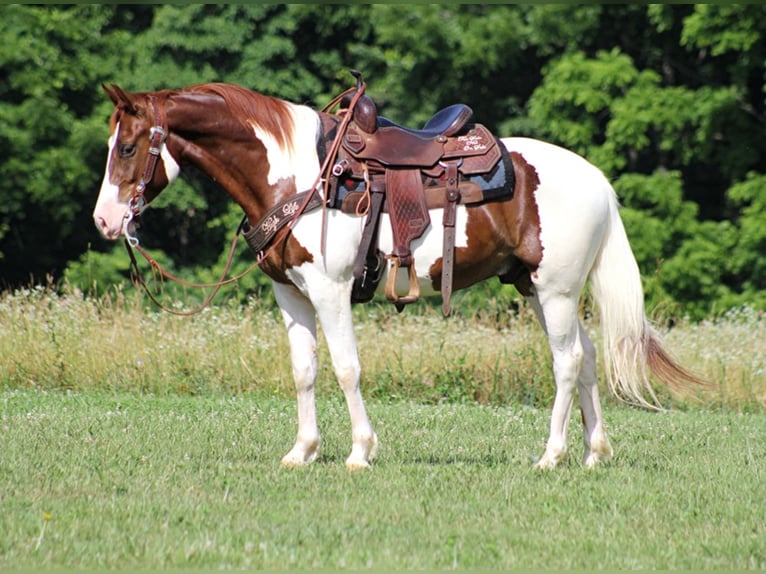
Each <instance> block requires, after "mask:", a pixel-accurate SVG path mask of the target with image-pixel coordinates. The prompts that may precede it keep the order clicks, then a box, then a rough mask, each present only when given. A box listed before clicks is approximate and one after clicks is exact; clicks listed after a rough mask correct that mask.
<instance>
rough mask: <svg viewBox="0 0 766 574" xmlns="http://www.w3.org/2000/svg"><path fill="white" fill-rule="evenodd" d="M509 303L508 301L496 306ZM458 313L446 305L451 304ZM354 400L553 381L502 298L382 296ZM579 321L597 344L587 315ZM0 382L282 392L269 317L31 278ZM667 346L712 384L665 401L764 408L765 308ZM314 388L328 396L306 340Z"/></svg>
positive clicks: (279, 349) (363, 315) (503, 395)
mask: <svg viewBox="0 0 766 574" xmlns="http://www.w3.org/2000/svg"><path fill="white" fill-rule="evenodd" d="M509 307H512V309H509ZM458 309H459V307H458ZM355 314H356V319H357V320H356V332H357V339H358V342H359V349H360V357H361V362H362V371H363V375H362V376H363V379H362V384H363V387H364V393H365V396H367V397H370V398H376V399H380V400H395V399H399V398H405V399H409V400H415V401H419V402H429V403H436V402H445V401H446V402H452V403H455V402H478V403H482V404H509V403H510V404H514V403H515V404H526V405H531V406H548V405H549V404H550V401H551V398H552V395H553V392H554V385H553V382H552V374H551V363H550V355H549V352H548V348H547V341H546V339H545V336H544V334H543V332H542V330H541V329H540V327H539V326H538V325H537V323H536V321H535V319H534V317H533V315H532V313H531V312H530V311H529V310H527V309H526V308H525V307H524V306H523V305H522V306H520V307H519V306H518V305H517V304H516V302H515V301H514V302H512V305H509V302H508V301H498V300H492V301H488V304H487V307H486V309H483V310H482V311H481V312H479V313H475V314H472V315H461V314H460V313H457V314H456V316H454V317H451V318H448V319H444V318H442V317H441V315H440V313H439V312H438V310H436V309H435V308H433V307H431V306H429V305H427V304H424V305H419V306H415V307H413V308H410V309H407V310H405V311H404V312H403V313H401V314H397V313H396V312H395V311H394V310H393V308H392V307H391V306H389V305H386V304H372V305H368V306H359V307H356V308H355ZM585 325H586V329H587V330H588V331H589V333H590V334H591V336H592V337H593V339H594V340H595V342H596V343H597V345H598V343H599V341H600V332H599V329H598V325H597V323H596V322H595V321H594V320H592V319H590V318H588V319H586V320H585ZM0 326H1V327H2V329H0V388H5V389H16V388H21V389H24V388H40V389H72V390H97V389H101V390H108V391H113V392H118V391H128V392H133V391H138V392H145V393H153V394H158V395H164V394H182V395H214V396H228V395H240V394H245V393H247V394H250V393H260V394H263V393H266V394H268V395H277V396H283V397H289V396H292V394H293V390H292V380H291V369H290V364H289V349H288V347H287V340H286V336H285V331H284V328H283V325H282V322H281V318H280V317H279V315H278V313H277V312H276V310H275V309H273V308H267V307H266V306H264V305H262V304H259V303H258V302H257V301H254V302H253V303H252V304H250V305H248V306H244V307H243V306H239V305H231V306H227V305H223V306H217V307H210V308H208V309H206V310H205V311H203V312H202V313H200V314H198V315H195V316H193V317H175V316H172V315H168V314H166V313H163V312H161V311H156V310H152V309H150V308H147V306H146V301H145V300H144V299H143V298H142V297H141V295H140V294H139V293H136V292H134V291H129V292H127V293H123V292H121V291H117V292H115V293H114V294H112V295H110V296H108V297H102V298H98V299H95V298H89V297H85V296H84V295H83V294H82V293H80V292H79V291H77V290H69V291H66V292H64V293H57V292H55V291H53V290H51V289H47V288H43V287H37V288H33V289H24V290H18V291H15V292H12V293H10V292H9V293H5V294H3V295H2V296H0ZM665 339H666V343H667V345H668V347H669V349H670V350H671V352H672V353H673V354H674V355H675V356H676V357H677V358H678V359H679V360H680V361H681V362H682V363H683V364H685V365H687V366H689V367H690V368H691V369H692V370H694V371H695V372H697V373H698V374H700V375H702V376H704V377H706V378H708V379H709V380H711V381H713V382H714V383H716V385H717V387H716V388H717V391H716V392H715V393H712V394H710V395H708V396H705V397H703V398H702V399H701V401H702V402H699V401H697V402H691V403H688V405H687V403H686V402H684V399H678V400H676V403H675V405H676V406H682V407H683V406H700V405H702V406H705V407H726V408H728V409H734V410H752V409H761V408H763V407H764V406H766V317H765V316H764V314H763V313H758V312H755V311H752V310H749V309H741V310H737V311H731V312H729V313H726V314H724V315H722V316H719V317H716V318H712V319H709V320H706V321H703V322H701V323H683V322H682V323H679V324H676V325H675V326H674V327H673V328H672V329H670V330H669V331H668V332H667V333H666V335H665ZM320 365H321V370H320V374H319V377H318V386H319V390H320V391H321V392H335V378H334V376H333V373H332V371H331V369H330V361H329V359H328V355H327V349H326V345H324V344H320Z"/></svg>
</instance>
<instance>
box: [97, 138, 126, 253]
mask: <svg viewBox="0 0 766 574" xmlns="http://www.w3.org/2000/svg"><path fill="white" fill-rule="evenodd" d="M118 133H120V124H117V127H116V129H115V130H114V133H113V134H112V135H111V136H110V137H109V141H108V146H109V153H108V154H107V156H106V157H107V158H108V160H107V162H106V168H105V170H104V179H103V180H102V181H101V189H100V190H99V192H98V199H97V200H96V206H95V208H94V209H93V220H94V221H95V222H96V227H97V228H98V230H99V231H100V232H101V234H102V235H103V236H104V237H106V238H107V239H117V238H118V237H119V236H120V235H121V233H122V220H123V217H124V215H125V209H126V208H127V204H126V203H122V202H120V197H119V195H120V188H119V186H117V185H114V184H113V183H112V182H111V164H112V161H111V160H112V155H113V152H114V146H115V145H116V143H117V134H118Z"/></svg>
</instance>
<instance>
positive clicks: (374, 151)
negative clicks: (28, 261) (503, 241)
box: [326, 76, 513, 315]
mask: <svg viewBox="0 0 766 574" xmlns="http://www.w3.org/2000/svg"><path fill="white" fill-rule="evenodd" d="M359 90H362V91H363V90H364V85H363V84H362V82H361V77H360V76H357V92H358V91H359ZM354 95H356V103H355V105H354V106H353V109H350V110H349V109H348V105H349V102H351V100H352V96H354ZM348 113H350V114H351V121H350V122H348V127H347V128H346V131H345V133H344V134H343V135H342V140H341V146H340V149H339V150H338V154H337V157H336V159H335V163H334V166H333V168H332V172H331V174H330V176H329V177H328V188H329V192H328V195H327V196H326V197H327V199H328V201H327V203H328V205H329V206H330V207H335V208H339V209H342V210H343V211H345V212H348V213H357V214H363V213H367V220H366V222H365V227H364V233H363V236H362V242H361V244H360V247H359V252H358V254H357V258H356V264H355V266H354V280H355V282H354V290H353V294H352V301H354V302H365V301H369V300H370V299H372V297H373V294H374V292H375V290H376V289H377V285H378V284H379V282H380V280H381V277H382V274H383V270H384V267H385V260H388V262H389V276H388V279H387V282H386V288H385V293H386V298H387V299H388V300H389V301H391V302H392V303H394V305H395V306H396V308H397V309H398V310H399V311H401V310H402V309H403V308H404V306H405V305H406V304H408V303H413V302H414V301H417V300H418V298H419V297H420V292H419V286H418V280H417V273H416V271H415V262H414V258H413V257H412V242H413V241H414V240H416V239H417V238H419V237H420V236H421V235H422V234H423V233H424V232H425V230H426V229H427V228H428V226H429V225H430V224H431V219H430V215H429V209H435V208H443V210H444V211H443V216H442V225H443V228H444V244H443V252H442V269H441V295H442V311H443V313H444V314H445V315H448V314H449V313H450V311H451V305H450V298H451V294H452V272H453V267H454V259H455V219H456V213H457V205H458V204H459V203H463V204H472V203H479V202H482V201H485V196H484V192H483V189H482V186H481V185H479V184H478V183H477V182H476V179H477V178H476V177H472V176H476V175H481V174H488V173H490V172H492V171H493V169H494V168H495V167H496V166H497V165H498V163H499V162H500V160H501V158H503V157H505V159H506V161H510V160H508V159H507V155H508V154H507V152H506V150H505V148H504V147H503V146H502V144H500V143H499V142H498V141H497V140H496V138H495V137H494V136H493V135H492V133H491V132H490V131H489V130H488V129H487V128H486V127H485V126H483V125H481V124H475V123H469V122H468V120H469V119H470V118H471V116H472V115H473V111H472V110H471V108H470V107H468V106H467V105H465V104H455V105H452V106H449V107H447V108H444V109H442V110H440V111H438V112H437V113H436V114H434V116H433V117H432V118H431V119H430V120H428V122H426V124H425V125H424V126H423V128H422V129H419V130H416V129H411V128H407V127H403V126H401V125H399V124H397V123H395V122H393V121H391V120H390V119H388V118H385V117H382V116H378V113H377V106H376V105H375V102H374V101H373V100H372V99H371V98H370V97H369V96H367V95H366V94H363V95H361V96H359V95H358V94H356V93H354V94H350V95H347V96H346V97H345V98H344V99H343V100H341V103H340V109H339V110H338V112H337V115H339V116H342V115H344V114H348ZM506 171H510V175H509V177H510V178H512V177H513V176H512V173H513V170H512V169H510V170H506ZM506 179H507V178H506ZM504 187H505V188H506V189H510V190H512V189H513V182H512V181H510V182H507V183H506V185H505V186H504ZM384 211H385V212H387V213H388V215H389V219H390V221H391V231H392V235H393V240H394V246H393V251H392V252H391V253H389V254H382V253H381V252H380V251H379V250H378V247H377V235H378V224H379V220H380V215H381V213H382V212H384ZM401 269H406V270H407V272H408V284H409V288H408V291H407V292H406V293H399V292H397V289H396V282H397V277H398V275H399V271H400V270H401Z"/></svg>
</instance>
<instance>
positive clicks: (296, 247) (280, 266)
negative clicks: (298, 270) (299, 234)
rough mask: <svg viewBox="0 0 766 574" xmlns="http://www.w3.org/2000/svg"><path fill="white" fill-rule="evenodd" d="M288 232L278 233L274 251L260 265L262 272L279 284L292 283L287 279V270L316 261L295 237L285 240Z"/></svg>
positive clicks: (284, 230) (275, 238)
mask: <svg viewBox="0 0 766 574" xmlns="http://www.w3.org/2000/svg"><path fill="white" fill-rule="evenodd" d="M288 232H289V231H288V230H287V228H285V229H283V230H281V231H280V232H279V233H277V235H276V237H274V242H273V245H275V247H274V249H271V250H270V251H269V254H268V256H267V257H266V259H264V260H263V262H262V263H261V265H260V268H261V271H263V272H264V273H266V275H268V276H269V277H270V278H271V279H273V280H274V281H276V282H277V283H285V284H290V283H292V281H290V279H288V278H287V273H286V272H287V270H288V269H290V268H292V267H300V266H301V265H303V264H304V263H311V262H312V261H314V256H313V255H311V253H309V251H308V250H307V249H306V248H305V247H304V246H303V245H301V244H300V243H299V242H298V241H297V240H296V239H295V238H294V237H292V236H290V237H287V238H285V233H288Z"/></svg>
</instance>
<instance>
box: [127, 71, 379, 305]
mask: <svg viewBox="0 0 766 574" xmlns="http://www.w3.org/2000/svg"><path fill="white" fill-rule="evenodd" d="M365 87H366V84H365V83H364V82H361V81H359V82H358V83H357V86H356V87H354V88H349V89H348V90H346V91H344V92H343V93H342V94H340V95H338V96H336V97H335V98H334V99H333V100H332V101H331V102H330V103H329V104H327V105H326V106H325V107H324V108H322V110H321V111H322V112H328V111H330V110H332V109H333V108H334V107H335V106H336V105H337V104H338V102H340V101H341V100H342V99H343V97H345V96H347V95H349V94H351V93H354V96H353V97H352V99H351V103H350V104H349V106H348V109H347V111H346V113H345V115H344V116H343V118H342V120H341V123H340V125H339V126H338V130H337V134H336V135H335V138H334V139H333V142H332V145H331V146H330V149H329V151H328V153H327V156H326V157H325V160H324V162H323V164H322V166H321V168H320V170H319V174H318V175H317V177H316V180H314V184H313V185H312V186H311V188H310V189H308V190H307V192H304V193H305V198H304V200H303V202H302V203H301V205H300V207H299V208H298V209H297V210H296V211H295V213H294V214H293V215H292V219H291V221H290V223H289V225H288V226H287V232H286V233H283V234H282V235H281V237H280V238H279V239H275V240H274V241H272V242H271V245H269V246H268V247H267V248H265V249H264V250H263V251H261V252H260V253H259V254H258V255H257V257H256V261H255V263H253V264H252V265H251V266H250V267H248V268H247V269H246V270H245V271H243V272H242V273H239V274H238V275H235V276H234V277H229V278H227V275H228V274H229V271H230V269H231V265H232V263H233V261H234V255H235V253H236V248H237V243H238V241H239V237H240V235H241V234H242V230H243V228H244V226H245V225H246V224H247V223H248V220H247V216H246V215H245V216H243V218H242V221H241V222H240V224H239V225H238V226H237V231H236V232H235V234H234V238H233V239H232V242H231V247H230V248H229V254H228V256H227V258H226V264H225V265H224V269H223V272H222V273H221V278H220V279H219V280H218V281H216V282H215V283H196V282H192V281H186V280H184V279H181V278H180V277H177V276H175V275H173V274H172V273H170V272H169V271H166V270H165V269H163V268H162V266H161V265H160V264H159V262H157V260H156V259H154V258H153V257H152V256H151V255H149V253H148V252H147V251H146V250H145V249H144V248H143V247H142V246H141V245H140V242H139V240H138V237H136V236H135V235H133V234H132V231H131V228H130V226H131V224H132V223H133V222H134V220H135V219H136V218H137V217H138V216H139V215H141V213H142V212H143V211H144V209H146V207H147V204H146V201H145V199H144V192H145V191H146V186H147V185H148V183H149V182H150V181H151V180H152V178H153V177H154V171H155V169H156V167H157V160H158V158H159V156H160V154H161V153H162V148H163V146H164V145H165V140H166V139H167V137H168V129H167V121H166V120H167V118H166V117H165V114H164V106H163V104H164V101H158V100H157V99H156V98H155V97H154V96H149V99H150V101H152V104H153V107H154V121H155V125H154V126H153V127H152V128H151V130H150V132H149V153H148V155H147V157H146V165H145V166H144V171H143V173H142V175H141V179H140V181H139V183H138V185H137V186H136V191H135V194H134V195H133V197H131V198H130V201H129V202H128V211H127V212H126V213H125V217H124V221H123V225H122V229H123V235H124V236H125V249H126V250H127V252H128V256H129V257H130V276H131V279H132V281H133V284H134V285H136V286H138V285H140V286H141V287H142V288H143V290H144V291H145V292H146V294H147V296H148V297H149V299H150V300H151V301H152V302H153V303H154V304H155V305H156V306H157V307H159V308H160V309H162V310H163V311H165V312H167V313H170V314H172V315H178V316H186V317H188V316H191V315H196V314H198V313H200V312H202V311H203V310H204V309H205V308H206V307H207V306H209V305H210V303H211V302H212V301H213V299H214V298H215V296H216V295H217V294H218V291H219V290H220V289H221V287H223V286H224V285H229V284H231V283H235V282H237V281H239V280H240V279H242V278H243V277H244V276H246V275H248V274H249V273H251V272H252V271H253V270H255V268H256V267H258V266H259V265H260V264H261V263H263V261H264V260H265V259H266V258H267V257H268V256H269V254H270V253H271V252H272V251H273V250H274V249H276V248H277V247H278V246H279V245H280V244H281V243H284V242H285V241H286V240H287V237H288V236H289V235H290V231H291V230H292V228H293V227H294V226H295V223H296V222H297V221H298V218H299V217H300V216H301V215H302V214H303V212H304V211H305V210H306V207H307V206H308V205H309V203H310V202H311V200H312V198H313V196H314V194H315V193H316V192H317V189H318V187H319V185H320V183H322V182H323V179H325V178H323V176H324V175H325V174H326V173H327V172H328V171H329V169H330V166H331V164H332V162H333V161H334V160H335V157H336V156H337V154H338V149H339V148H340V142H341V139H342V138H343V133H344V132H345V131H346V126H348V123H349V122H350V121H351V117H352V113H351V112H352V111H353V109H354V107H355V106H356V102H357V101H358V100H359V98H360V97H361V96H362V94H363V93H364V89H365ZM325 197H326V194H325ZM322 203H323V205H324V201H323V202H322ZM323 220H324V217H323ZM322 227H323V229H324V221H323V225H322ZM323 235H324V232H323ZM134 250H135V251H138V252H139V253H140V254H141V255H142V256H143V258H144V259H146V261H147V262H148V263H149V266H150V267H151V269H152V274H153V277H154V281H155V283H156V282H157V280H158V279H159V280H162V279H169V280H171V281H173V282H175V283H178V284H179V285H183V286H185V287H193V288H198V289H209V288H212V289H213V290H212V291H211V292H210V294H209V295H207V297H205V299H204V301H203V302H202V303H201V304H200V306H199V307H197V308H195V309H192V310H190V311H178V310H176V309H171V308H169V307H167V306H166V305H163V304H162V302H160V301H159V300H158V299H157V297H156V296H155V294H154V293H152V290H151V289H150V287H149V285H148V284H147V282H146V280H145V279H144V277H143V275H142V273H141V270H140V269H139V267H138V260H137V258H136V255H135V252H134Z"/></svg>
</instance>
